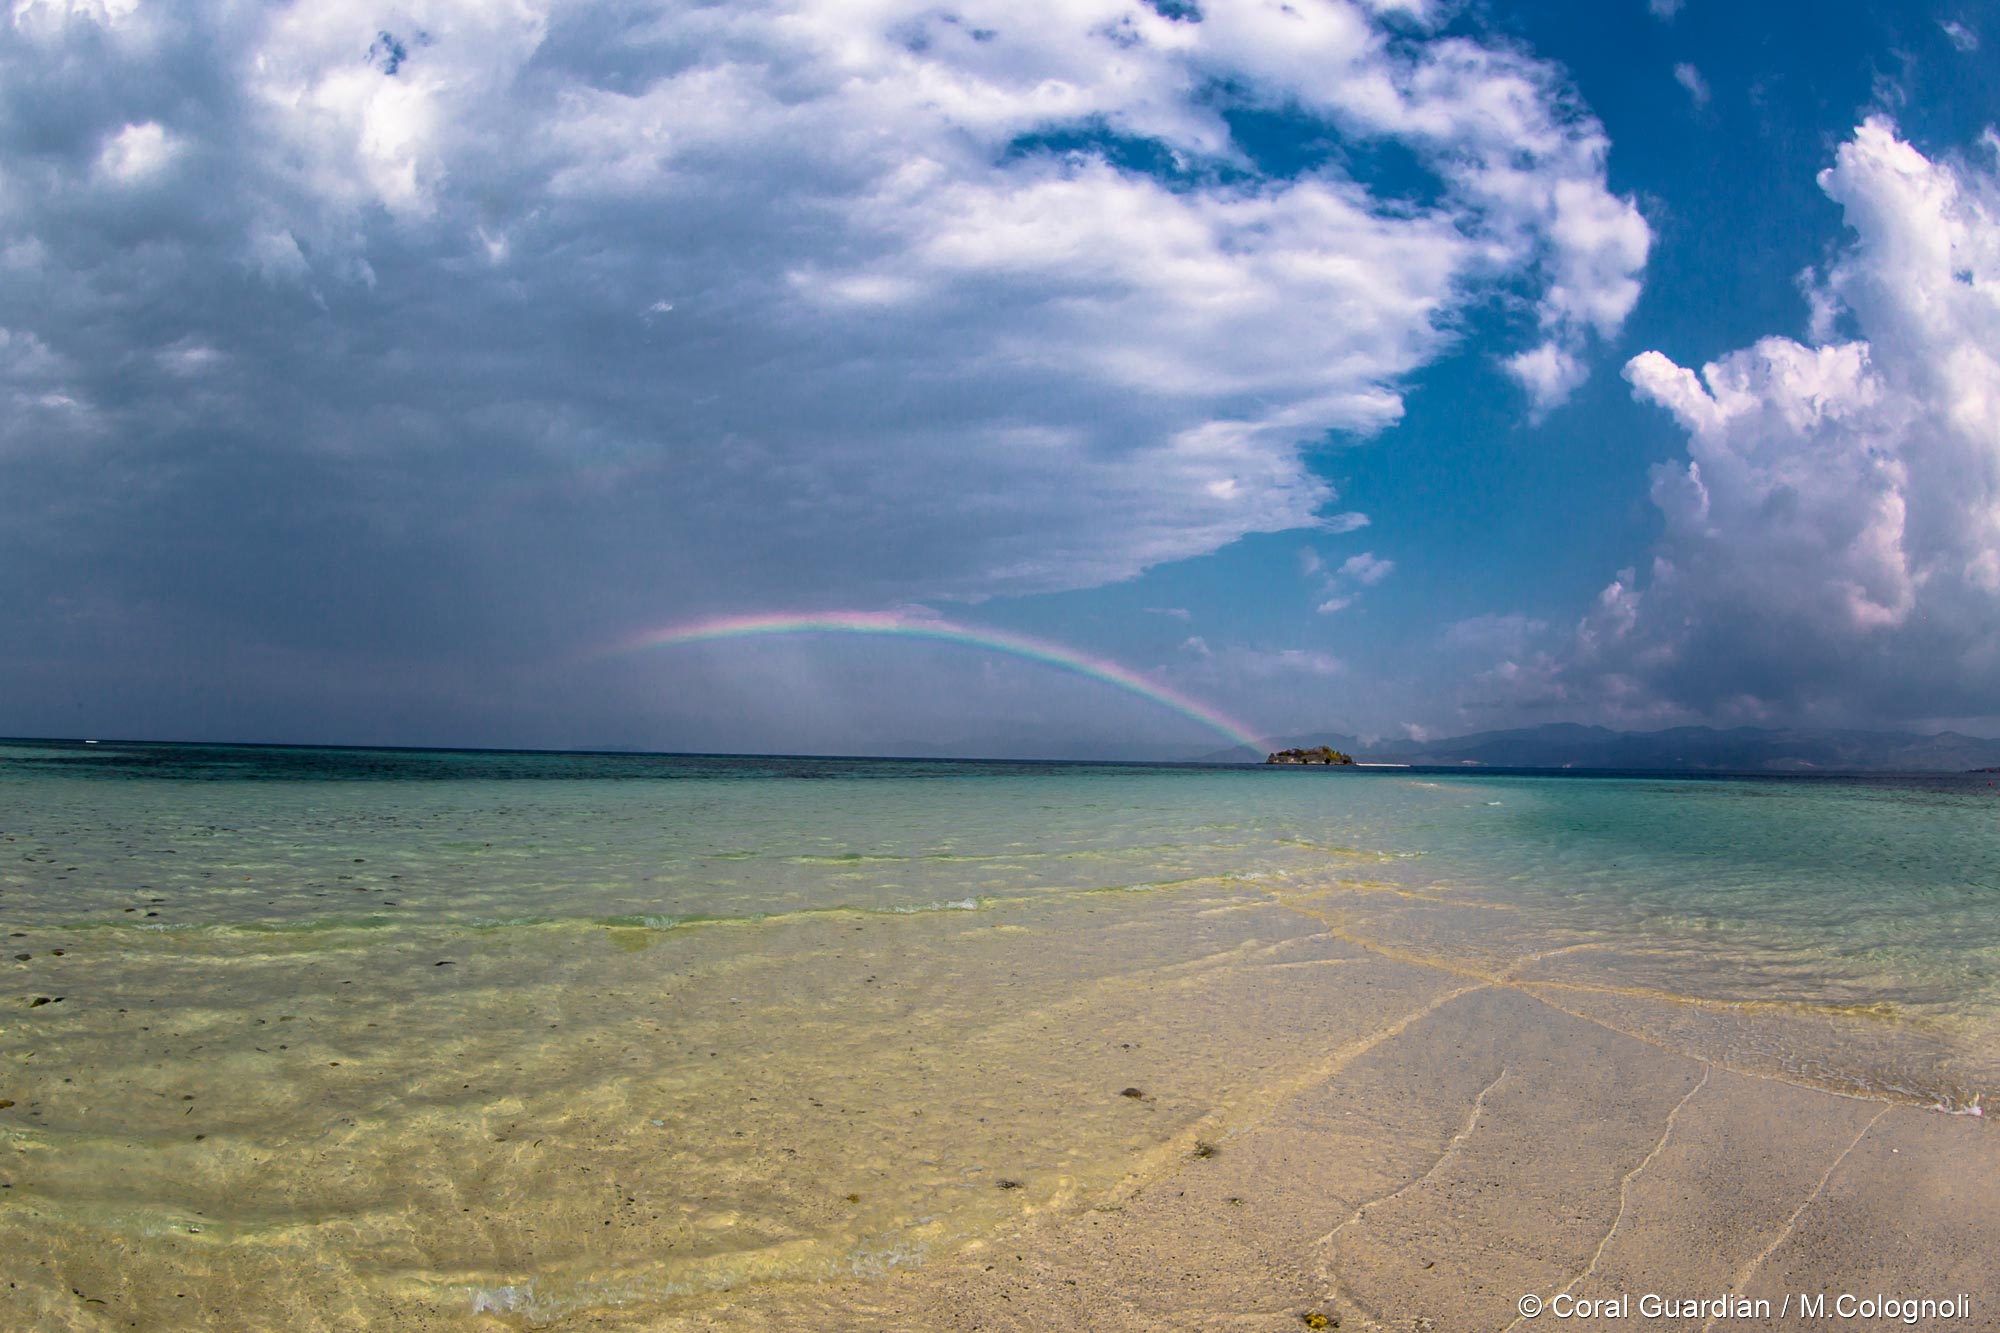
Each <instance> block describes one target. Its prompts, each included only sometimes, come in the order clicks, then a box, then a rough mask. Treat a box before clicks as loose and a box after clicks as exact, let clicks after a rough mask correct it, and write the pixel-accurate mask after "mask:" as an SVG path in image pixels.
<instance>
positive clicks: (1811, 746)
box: [1202, 722, 2000, 773]
mask: <svg viewBox="0 0 2000 1333" xmlns="http://www.w3.org/2000/svg"><path fill="white" fill-rule="evenodd" d="M1270 745H1271V746H1272V748H1274V749H1277V748H1284V749H1301V750H1304V749H1315V748H1317V747H1319V746H1322V745H1328V746H1332V747H1333V748H1334V749H1336V750H1342V751H1345V752H1346V753H1348V754H1351V755H1353V756H1354V758H1355V759H1356V760H1358V761H1359V762H1361V763H1363V764H1369V763H1376V764H1384V763H1387V764H1428V765H1438V766H1464V767H1486V768H1581V769H1654V770H1662V771H1668V772H1673V771H1686V772H1753V773H1754V772H1771V773H1785V772H1791V773H1812V772H1829V773H1963V772H1968V771H1970V770H1972V769H1977V768H1987V767H1992V766H1994V765H2000V740H1990V739H1987V738H1984V737H1980V736H1967V735H1963V734H1961V733H1959V732H1955V731H1941V732H1938V733H1936V734H1934V735H1928V736H1926V735H1919V734H1917V733H1915V732H1901V731H1838V730H1820V729H1814V728H1796V727H1793V728H1770V727H1731V728H1727V729H1718V728H1715V727H1669V728H1667V729H1666V730H1664V731H1613V730H1612V729H1610V728H1609V727H1587V726H1581V725H1578V724H1576V723H1572V722H1556V723H1550V724H1548V725H1545V726H1539V727H1521V728H1517V729H1514V730H1511V731H1479V732H1473V733H1472V734H1470V735H1467V736H1453V737H1449V738H1431V739H1427V740H1421V741H1416V740H1379V741H1374V742H1368V741H1363V740H1361V739H1360V738H1359V737H1355V736H1346V735H1341V734H1339V733H1336V732H1317V733H1314V734H1313V735H1310V736H1294V737H1288V738H1285V739H1283V740H1273V741H1271V742H1270ZM1263 757H1264V756H1263V755H1262V754H1257V753H1254V752H1252V751H1251V750H1250V749H1248V748H1247V747H1238V748H1235V749H1229V750H1218V751H1215V752H1214V753H1212V754H1207V755H1203V756H1202V759H1203V761H1205V762H1208V763H1233V762H1244V763H1249V762H1253V761H1258V760H1262V759H1263Z"/></svg>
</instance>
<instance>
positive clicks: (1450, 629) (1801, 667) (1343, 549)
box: [0, 0, 2000, 758]
mask: <svg viewBox="0 0 2000 1333" xmlns="http://www.w3.org/2000/svg"><path fill="white" fill-rule="evenodd" d="M1996 75H2000V10H1995V9H1994V8H1993V7H1992V6H1990V5H1980V4H1972V3H1929V2H1928V0H1913V2H1908V3H1876V4H1854V3H1845V2H1843V0H1821V2H1816V3H1813V4H1810V5H1807V4H1803V3H1798V4H1779V3H1740V2H1739V3H1733V4H1729V5H1722V4H1719V3H1716V2H1715V0H1582V2H1579V3H1567V2H1561V0H1550V2H1548V3H1536V4H1532V5H1530V4H1515V3H1502V2H1501V0H1484V2H1480V0H1466V2H1464V3H1453V2H1451V0H1289V3H1273V2H1271V0H1194V2H1190V0H1009V2H1008V3H1004V4H1002V3H997V0H996V2H991V3H989V2H987V0H968V2H967V3H962V4H925V3H904V2H902V0H729V2H728V3H723V4H715V3H650V2H647V0H607V2H604V3H562V2H560V0H486V2H479V3H475V2H473V0H434V2H428V3H427V2H423V0H419V2H418V3H403V4H397V3H385V4H371V3H358V2H356V0H313V2H312V3H303V2H302V3H296V4H289V5H287V4H283V3H274V4H260V5H247V4H240V3H217V2H214V0H176V3H173V4H164V3H153V2H152V0H13V3H12V5H11V9H10V10H9V12H8V13H7V15H6V17H5V18H4V19H0V400H4V402H5V404H6V410H5V411H4V412H3V413H0V734H11V735H20V736H108V737H146V738H159V739H208V740H232V741H301V742H327V743H343V744H399V745H466V746H523V747H551V748H570V747H582V748H637V749H663V750H696V751H711V752H713V751H724V752H754V751H780V752H790V753H847V754H859V753H892V754H893V753H901V754H915V753H956V754H968V755H1019V756H1029V755H1046V756H1075V757H1110V758H1151V757H1187V756H1191V755H1196V754H1201V753H1204V752H1208V751H1212V750H1215V749H1218V748H1220V747H1222V746H1225V745H1229V744H1232V743H1234V742H1235V740H1236V739H1237V738H1238V737H1240V736H1241V735H1244V734H1246V733H1247V734H1248V735H1250V736H1253V737H1257V738H1271V739H1273V740H1275V739H1278V738H1285V737H1293V736H1298V735H1302V734H1307V733H1313V732H1326V731H1333V732H1342V733H1348V734H1356V735H1360V736H1363V737H1373V736H1398V737H1400V736H1406V735H1408V736H1417V737H1423V736H1439V735H1453V734H1459V733H1463V732H1468V731H1475V730H1486V729H1492V728H1498V727H1511V726H1525V725H1534V724H1538V723H1544V722H1557V721H1564V722H1586V723H1598V724H1604V725H1611V726H1618V727H1627V728H1635V729H1650V728H1655V727H1664V726H1673V725H1684V724H1709V725H1717V726H1735V725H1746V724H1747V725H1788V726H1789V725H1806V726H1860V727H1879V728H1890V729H1911V730H1932V729H1936V728H1939V727H1956V728H1960V729H1964V730H1970V731H1973V732H1978V733H1983V734H1989V735H1992V734H2000V131H1996V129H1995V126H1996V125H2000V77H1996ZM753 622H754V623H755V624H757V625H758V626H760V627H761V628H760V629H759V631H758V632H754V633H753V632H721V628H719V627H724V628H726V627H727V626H731V625H736V626H742V625H748V624H751V623H753ZM795 622H796V623H802V624H810V625H812V626H815V627H814V628H809V629H799V630H796V631H790V630H787V629H786V628H785V627H786V625H787V624H789V623H795ZM855 626H866V627H867V632H854V628H853V627H855ZM1024 644H1025V645H1032V647H1023V645H1024Z"/></svg>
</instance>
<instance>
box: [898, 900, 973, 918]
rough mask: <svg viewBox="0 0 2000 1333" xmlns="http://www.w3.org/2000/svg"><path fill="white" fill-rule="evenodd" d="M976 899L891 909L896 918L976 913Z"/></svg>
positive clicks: (915, 904)
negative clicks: (933, 914) (939, 913)
mask: <svg viewBox="0 0 2000 1333" xmlns="http://www.w3.org/2000/svg"><path fill="white" fill-rule="evenodd" d="M980 905H981V904H980V901H979V899H977V898H954V899H952V900H951V901H950V902H933V903H909V904H906V905H904V906H901V907H891V908H890V909H889V911H890V912H892V913H894V914H895V915H897V916H914V915H915V914H916V913H918V912H977V911H978V910H979V908H980Z"/></svg>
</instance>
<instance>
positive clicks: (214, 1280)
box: [0, 880, 2000, 1333]
mask: <svg viewBox="0 0 2000 1333" xmlns="http://www.w3.org/2000/svg"><path fill="white" fill-rule="evenodd" d="M1502 919H1509V920H1511V916H1510V914H1508V913H1505V912H1497V911H1496V910H1495V909H1494V908H1493V907H1492V906H1490V905H1482V904H1480V903H1478V902H1467V903H1458V902H1456V901H1455V899H1454V895H1453V893H1452V892H1451V891H1450V890H1448V889H1445V888H1442V887H1439V886H1428V887H1423V888H1421V889H1420V890H1408V889H1399V888H1395V887H1394V886H1383V885H1377V884H1375V883H1374V882H1372V881H1358V880H1357V881H1337V882H1332V883H1319V884H1317V885H1314V886H1311V887H1304V886H1300V885H1297V884H1291V885H1277V886H1272V887H1269V888H1264V887H1258V886H1256V885H1245V884H1242V883H1236V882H1224V881H1213V882H1204V883H1200V884H1191V885H1184V886H1177V887H1173V888H1168V889H1160V890H1155V891H1150V892H1144V893H1106V894H1096V895H1091V894H1078V895H1068V896H1064V897H1061V898H1051V899H1048V900H1035V901H1029V900H1022V901H1019V902H1012V903H1001V904H997V905H989V906H987V907H983V908H981V909H979V910H939V911H930V912H924V913H915V914H907V913H898V912H889V913H876V914H870V913H860V912H854V913H814V914H804V915H801V916H797V917H786V918H771V919H767V920H764V921H761V922H758V923H754V924H747V923H736V924H722V925H715V926H702V927H694V928H674V929H660V930H641V929H636V928H604V927H597V926H588V927H584V926H574V927H573V926H565V925H548V926H532V927H509V928H506V929H494V930H487V931H482V932H472V933H466V932H463V931H445V930H443V929H442V928H440V929H439V930H438V931H435V932H432V933H426V932H424V931H412V932H408V933H399V934H395V935H385V934H384V932H381V931H373V932H369V931H327V932H321V933H315V934H311V935H308V936H305V937H290V936H277V935H257V934H255V933H249V934H241V933H228V932H221V933H209V934H203V933H200V932H158V933H144V934H134V933H130V932H128V933H127V934H126V935H125V936H122V937H113V936H112V934H111V933H110V932H96V933H92V932H71V933H69V934H66V935H60V936H59V938H60V940H61V946H60V947H62V948H63V952H62V954H61V955H60V956H55V955H54V954H53V951H52V950H50V948H49V946H50V944H51V943H52V942H54V941H55V940H56V939H57V938H58V936H57V935H52V934H49V935H45V933H43V932H32V933H29V934H26V935H24V936H23V938H22V939H20V940H16V941H15V943H16V944H17V945H19V946H20V948H21V949H22V951H24V952H34V957H33V959H31V960H30V961H29V962H26V963H23V964H21V967H22V968H23V969H24V973H23V975H24V978H25V977H27V976H28V975H29V972H28V969H38V970H36V971H33V973H32V975H33V976H34V977H35V978H36V979H37V980H36V983H35V984H37V985H39V986H44V987H46V989H47V991H48V993H50V994H60V995H63V996H64V997H65V999H64V1002H63V1003H61V1004H52V1005H47V1006H41V1007H36V1008H33V1009H29V1010H24V1011H23V1012H22V1013H21V1014H20V1015H18V1016H16V1017H15V1018H13V1019H11V1020H10V1021H9V1022H8V1023H7V1024H6V1025H5V1027H4V1028H0V1070H4V1071H5V1077H6V1084H5V1086H4V1087H0V1092H4V1093H5V1094H6V1096H7V1099H8V1100H10V1101H14V1102H15V1105H13V1106H10V1107H7V1108H5V1109H4V1111H0V1149H4V1152H0V1272H4V1274H5V1278H6V1282H7V1286H6V1287H5V1289H4V1290H0V1327H4V1328H9V1329H12V1328H21V1329H29V1328H34V1329H77V1330H85V1329H88V1330H108V1329H126V1328H140V1329H147V1330H154V1329H205V1330H206V1329H232V1330H233V1329H246V1330H248V1329H287V1330H290V1329H298V1330H307V1329H312V1330H318V1329H340V1330H364V1329H382V1328H395V1329H440V1330H442V1329H453V1330H458V1329H492V1330H501V1329H507V1328H515V1329H523V1328H550V1329H558V1330H583V1329H614V1330H663V1331H666V1330H672V1331H682V1330H686V1331H690V1333H691V1331H692V1330H735V1329H746V1328H774V1329H776V1328H785V1329H790V1328H811V1329H815V1330H819V1329H899V1330H901V1329H911V1330H930V1329H936V1330H953V1331H954V1333H956V1331H960V1330H978V1329H988V1330H1069V1329H1079V1330H1107V1331H1108V1330H1128V1329H1129V1330H1135V1331H1136V1330H1140V1329H1145V1330H1157V1329H1162V1328H1171V1329H1215V1330H1272V1331H1273V1333H1277V1331H1278V1330H1287V1329H1295V1328H1302V1327H1306V1328H1311V1327H1328V1328H1331V1327H1335V1326H1336V1321H1337V1326H1338V1327H1339V1328H1341V1329H1344V1330H1350V1331H1351V1330H1357V1329H1360V1330H1377V1329H1379V1330H1410V1331H1413V1333H1449V1331H1453V1330H1466V1331H1486V1333H1493V1331H1495V1330H1503V1329H1508V1328H1510V1327H1514V1326H1515V1320H1516V1317H1517V1311H1518V1308H1519V1307H1518V1305H1517V1302H1518V1301H1519V1300H1520V1298H1521V1297H1522V1296H1524V1295H1529V1294H1532V1295H1535V1296H1538V1297H1540V1298H1541V1299H1542V1300H1544V1301H1553V1300H1555V1299H1556V1298H1557V1297H1558V1295H1561V1296H1562V1297H1564V1299H1565V1300H1577V1299H1602V1298H1610V1297H1617V1296H1621V1295H1623V1296H1627V1297H1629V1298H1630V1299H1631V1300H1632V1301H1633V1303H1634V1306H1635V1309H1634V1312H1633V1314H1632V1317H1629V1318H1624V1319H1619V1318H1612V1319H1601V1318H1595V1319H1594V1318H1582V1319H1578V1318H1571V1319H1558V1318H1556V1317H1555V1316H1554V1314H1553V1313H1544V1314H1543V1315H1542V1316H1541V1317H1540V1318H1539V1319H1537V1320H1535V1321H1533V1323H1532V1324H1531V1323H1530V1322H1529V1321H1522V1322H1521V1323H1520V1324H1519V1327H1520V1328H1529V1327H1533V1326H1543V1327H1549V1326H1553V1327H1560V1328H1565V1329H1583V1328H1605V1329H1613V1328H1649V1329H1700V1328H1704V1327H1717V1328H1733V1327H1745V1326H1748V1327H1780V1328H1802V1329H1803V1328H1821V1327H1823V1328H1829V1329H1832V1328H1843V1329H1848V1328H1869V1327H1891V1326H1904V1325H1901V1324H1900V1323H1899V1322H1897V1321H1889V1320H1879V1319H1878V1320H1873V1321H1871V1320H1867V1319H1854V1320H1839V1319H1835V1318H1831V1317H1829V1318H1828V1319H1825V1320H1821V1321H1813V1320H1802V1319H1800V1318H1798V1317H1797V1315H1796V1312H1795V1311H1794V1312H1793V1313H1791V1314H1788V1315H1787V1316H1785V1317H1782V1318H1774V1319H1771V1320H1765V1321H1761V1322H1760V1321H1757V1320H1754V1319H1747V1320H1746V1319H1734V1318H1730V1319H1716V1320H1709V1319H1707V1318H1706V1317H1702V1316H1697V1317H1693V1318H1658V1319H1647V1318H1644V1317H1642V1316H1641V1315H1640V1314H1639V1312H1638V1310H1637V1308H1636V1307H1637V1303H1638V1301H1639V1300H1640V1298H1641V1297H1642V1296H1644V1295H1646V1294H1648V1293H1651V1294H1654V1295H1657V1296H1659V1297H1662V1298H1665V1299H1669V1300H1680V1301H1687V1300H1695V1299H1707V1300H1709V1301H1713V1300H1715V1299H1716V1298H1721V1297H1727V1296H1730V1295H1732V1294H1736V1295H1741V1296H1744V1297H1747V1298H1751V1299H1753V1300H1754V1299H1768V1300H1770V1301H1771V1302H1772V1307H1773V1309H1774V1310H1776V1309H1777V1308H1779V1302H1780V1301H1782V1300H1783V1299H1784V1298H1785V1297H1786V1296H1788V1295H1789V1296H1791V1297H1792V1298H1793V1299H1794V1301H1796V1299H1797V1297H1798V1296H1799V1295H1801V1294H1805V1295H1811V1296H1824V1298H1825V1299H1826V1300H1827V1302H1828V1304H1829V1308H1831V1307H1832V1304H1833V1302H1834V1301H1835V1300H1836V1299H1837V1298H1838V1297H1839V1296H1840V1295H1841V1294H1842V1293H1851V1294H1853V1295H1854V1296H1856V1297H1870V1296H1880V1295H1888V1296H1893V1297H1897V1298H1905V1297H1924V1296H1931V1297H1954V1296H1957V1295H1959V1294H1961V1293H1963V1294H1964V1295H1965V1296H1966V1297H1967V1299H1968V1300H1969V1302H1970V1308H1971V1317H1970V1319H1967V1320H1960V1321H1957V1322H1955V1323H1954V1322H1950V1321H1939V1320H1927V1321H1924V1322H1923V1323H1922V1324H1921V1325H1920V1326H1922V1327H1990V1326H1991V1321H1992V1320H1993V1319H1994V1318H1995V1316H1996V1314H2000V1278H1996V1271H2000V1266H1996V1265H1995V1264H1994V1263H1993V1262H1992V1257H1991V1256H1992V1255H1993V1253H1994V1252H1995V1248H1996V1246H1995V1242H1996V1240H2000V1148H1996V1146H1995V1145H1996V1140H1995V1138H1994V1136H1993V1135H1992V1133H1991V1132H1990V1130H1989V1127H1988V1126H1987V1125H1986V1123H1985V1122H1984V1121H1983V1120H1977V1119H1973V1118H1971V1117H1953V1116H1947V1115H1943V1114H1940V1113H1938V1112H1937V1111H1934V1110H1930V1109H1927V1108H1926V1106H1925V1105H1924V1103H1923V1101H1922V1100H1921V1098H1919V1097H1916V1096H1914V1095H1909V1094H1898V1093H1897V1092H1895V1091H1894V1089H1893V1088H1892V1087H1889V1086H1887V1085H1886V1084H1884V1085H1879V1086H1881V1087H1882V1088H1883V1090H1882V1091H1880V1092H1878V1093H1876V1094H1873V1095H1869V1096H1856V1095H1848V1094H1845V1093H1843V1092H1842V1091H1841V1089H1842V1088H1843V1087H1844V1086H1846V1080H1847V1078H1848V1074H1847V1073H1843V1069H1847V1070H1850V1071H1851V1069H1852V1068H1853V1067H1855V1062H1854V1061H1852V1060H1848V1061H1847V1063H1846V1065H1843V1063H1842V1062H1843V1058H1844V1053H1853V1052H1864V1051H1865V1052H1866V1053H1867V1060H1866V1061H1865V1062H1864V1063H1866V1064H1867V1065H1868V1067H1869V1068H1871V1069H1875V1070H1878V1071H1879V1070H1885V1069H1886V1070H1888V1071H1890V1073H1891V1074H1892V1075H1895V1076H1896V1077H1901V1072H1900V1071H1903V1070H1914V1071H1916V1072H1917V1073H1921V1072H1922V1070H1923V1068H1924V1067H1925V1066H1926V1065H1933V1066H1936V1067H1943V1066H1944V1065H1947V1064H1949V1063H1950V1062H1951V1061H1952V1060H1954V1059H1960V1058H1961V1057H1963V1054H1964V1053H1963V1052H1960V1053H1958V1054H1957V1055H1954V1054H1953V1049H1952V1046H1951V1043H1950V1042H1949V1041H1947V1040H1946V1039H1945V1037H1944V1036H1939V1035H1937V1034H1926V1033H1925V1032H1923V1031H1920V1030H1918V1029H1915V1028H1913V1027H1911V1026H1910V1025H1908V1024H1907V1023H1903V1022H1901V1021H1898V1020H1892V1019H1890V1018H1888V1017H1884V1016H1882V1015H1877V1014H1874V1013H1873V1012H1871V1011H1870V1010H1869V1009H1868V1008H1867V1007H1866V1006H1859V1007H1856V1006H1849V1005H1845V1004H1841V1005H1832V1006H1828V1005H1818V1006H1813V1005H1802V1006H1792V1007H1785V1006H1771V1005H1768V1004H1754V1005H1732V1004H1726V1003H1717V1002H1714V1001H1711V1000H1704V999H1700V998H1689V997H1674V996H1671V995H1667V994H1662V993H1658V992H1656V991H1654V990H1649V989H1648V988H1646V987H1643V986H1634V985H1631V984H1628V982H1629V977H1628V975H1627V974H1628V972H1629V970H1630V968H1629V965H1628V963H1627V962H1626V959H1625V956H1624V954H1623V953H1622V952H1621V951H1620V948H1619V947H1618V946H1617V944H1616V942H1615V941H1607V940H1602V939H1587V938H1573V937H1570V936H1568V935H1565V936H1562V937H1561V938H1552V939H1547V940H1545V941H1543V942H1542V943H1541V946H1540V947H1535V948H1532V949H1530V950H1528V951H1527V952H1516V951H1515V950H1517V949H1518V948H1519V946H1520V945H1521V943H1522V935H1521V932H1520V931H1519V929H1518V928H1513V927H1509V928H1507V929H1504V930H1503V929H1501V928H1500V926H1499V925H1498V924H1497V923H1498V922H1499V921H1500V920H1502ZM1441 941H1444V942H1448V943H1449V946H1450V951H1449V952H1442V951H1438V949H1437V946H1438V945H1439V943H1440V942H1441ZM447 963H448V964H449V965H446V964H447ZM1946 1035H1947V1036H1948V1035H1949V1034H1946ZM1974 1054H1975V1055H1976V1054H1977V1052H1975V1053H1974ZM1321 1320H1324V1321H1325V1322H1324V1323H1321V1322H1319V1321H1321Z"/></svg>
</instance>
